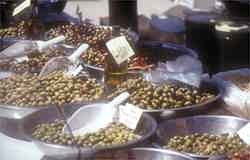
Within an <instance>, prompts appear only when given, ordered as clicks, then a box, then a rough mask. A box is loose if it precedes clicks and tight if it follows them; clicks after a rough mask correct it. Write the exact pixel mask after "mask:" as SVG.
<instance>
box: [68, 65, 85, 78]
mask: <svg viewBox="0 0 250 160" xmlns="http://www.w3.org/2000/svg"><path fill="white" fill-rule="evenodd" d="M82 69H83V67H82V66H81V65H79V66H78V67H76V66H72V67H69V70H68V72H67V73H66V74H67V75H68V76H73V77H75V76H77V75H78V74H79V73H80V72H81V71H82Z"/></svg>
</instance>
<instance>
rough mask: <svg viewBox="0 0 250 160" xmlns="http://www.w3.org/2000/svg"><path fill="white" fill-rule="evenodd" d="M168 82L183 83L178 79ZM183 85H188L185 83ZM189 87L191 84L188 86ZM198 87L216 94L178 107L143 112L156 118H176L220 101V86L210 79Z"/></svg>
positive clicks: (204, 109) (210, 106) (206, 108)
mask: <svg viewBox="0 0 250 160" xmlns="http://www.w3.org/2000/svg"><path fill="white" fill-rule="evenodd" d="M170 83H174V84H176V85H177V86H178V85H183V83H181V82H178V81H172V82H171V81H170ZM185 86H188V85H186V84H185ZM188 87H191V86H188ZM200 89H201V90H203V91H210V92H212V93H214V94H215V95H216V96H215V97H213V98H211V99H209V100H207V101H206V102H203V103H199V104H194V105H189V106H184V107H180V108H174V109H156V110H144V112H146V113H148V114H150V115H151V116H153V117H154V118H156V119H157V120H162V119H170V118H177V117H183V116H191V115H195V114H199V113H202V112H205V111H208V110H210V109H214V108H215V107H218V106H217V103H218V102H219V101H220V99H221V96H222V90H221V88H220V87H219V86H218V85H217V84H216V83H214V82H212V81H202V82H201V86H200Z"/></svg>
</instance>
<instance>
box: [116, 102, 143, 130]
mask: <svg viewBox="0 0 250 160" xmlns="http://www.w3.org/2000/svg"><path fill="white" fill-rule="evenodd" d="M142 114H143V110H142V109H140V108H138V107H136V106H134V105H132V104H126V105H125V106H123V105H121V106H119V122H120V123H123V124H125V125H126V126H127V127H128V128H130V129H133V130H134V129H136V127H137V125H138V123H139V121H140V119H141V116H142Z"/></svg>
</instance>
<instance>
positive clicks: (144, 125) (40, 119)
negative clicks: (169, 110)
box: [21, 106, 157, 158]
mask: <svg viewBox="0 0 250 160" xmlns="http://www.w3.org/2000/svg"><path fill="white" fill-rule="evenodd" d="M78 108H79V107H76V106H72V107H65V108H64V112H65V116H66V117H70V116H71V115H72V114H73V112H74V111H76V109H78ZM93 108H94V109H92V110H91V113H89V114H88V115H89V117H84V118H86V120H88V119H91V118H93V116H94V117H98V113H99V112H101V110H102V109H105V107H100V106H93ZM55 119H62V117H61V116H60V115H59V114H58V112H57V110H56V109H55V108H50V109H43V110H40V111H38V112H35V113H32V114H30V115H28V116H27V117H25V118H24V119H23V121H22V123H21V126H22V130H23V133H24V135H26V136H27V138H28V139H30V140H32V141H33V142H34V143H35V144H36V146H37V147H38V148H39V149H40V150H41V151H42V152H44V154H45V155H46V156H48V157H56V158H69V157H70V158H75V157H77V156H78V155H79V153H80V155H81V157H91V156H93V155H94V154H96V153H98V152H103V151H111V150H117V149H125V148H131V147H134V146H135V145H138V144H141V143H143V142H144V141H145V140H147V139H148V138H149V137H150V136H152V135H153V134H154V132H155V130H156V128H157V124H156V121H155V120H154V119H153V118H152V117H151V116H150V115H148V114H143V116H142V120H141V121H140V124H139V125H138V126H139V127H138V128H137V130H136V132H138V133H140V135H141V136H142V137H141V138H140V139H138V140H134V141H131V142H129V143H127V144H124V145H113V146H111V147H105V148H104V147H103V148H98V149H94V148H77V147H76V146H65V145H57V144H49V143H45V142H42V141H40V140H38V139H34V138H33V137H32V131H33V130H34V127H35V126H36V125H38V124H40V123H49V122H53V121H54V120H55Z"/></svg>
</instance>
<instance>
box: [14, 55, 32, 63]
mask: <svg viewBox="0 0 250 160" xmlns="http://www.w3.org/2000/svg"><path fill="white" fill-rule="evenodd" d="M15 60H16V61H17V63H22V62H24V61H29V57H28V56H23V57H17V58H15Z"/></svg>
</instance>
